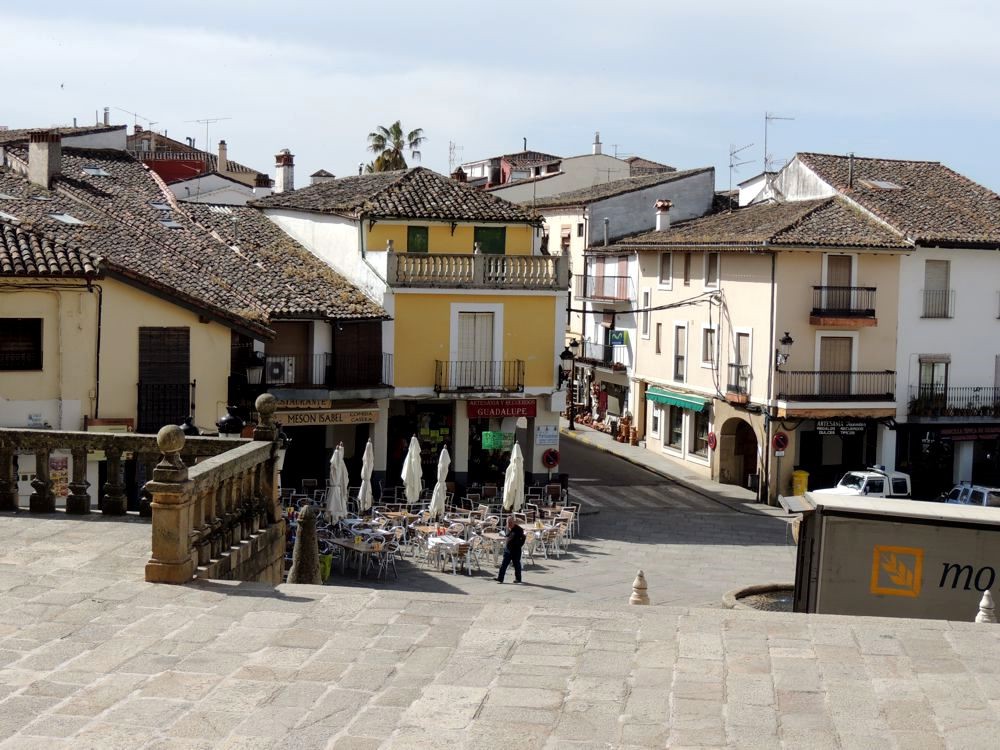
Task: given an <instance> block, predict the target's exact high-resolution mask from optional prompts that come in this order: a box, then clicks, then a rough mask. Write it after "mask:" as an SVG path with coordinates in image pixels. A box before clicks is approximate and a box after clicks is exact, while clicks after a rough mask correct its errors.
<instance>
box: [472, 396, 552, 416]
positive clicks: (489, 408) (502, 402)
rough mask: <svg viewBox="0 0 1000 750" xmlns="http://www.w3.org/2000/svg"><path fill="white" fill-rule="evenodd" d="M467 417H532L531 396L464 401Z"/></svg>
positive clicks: (533, 409)
mask: <svg viewBox="0 0 1000 750" xmlns="http://www.w3.org/2000/svg"><path fill="white" fill-rule="evenodd" d="M465 410H466V413H467V414H468V417H469V419H489V418H491V417H495V418H502V417H533V416H535V399H533V398H482V399H471V400H469V401H466V402H465Z"/></svg>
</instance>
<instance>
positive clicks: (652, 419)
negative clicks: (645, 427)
mask: <svg viewBox="0 0 1000 750" xmlns="http://www.w3.org/2000/svg"><path fill="white" fill-rule="evenodd" d="M649 434H650V435H652V436H653V437H659V436H660V409H659V407H657V406H654V407H652V408H651V409H650V410H649Z"/></svg>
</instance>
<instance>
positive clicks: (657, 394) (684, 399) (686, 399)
mask: <svg viewBox="0 0 1000 750" xmlns="http://www.w3.org/2000/svg"><path fill="white" fill-rule="evenodd" d="M646 400H647V401H655V402H656V403H658V404H670V405H671V406H679V407H681V408H682V409H690V410H691V411H701V410H702V409H704V408H705V404H707V403H708V399H707V398H701V397H699V396H692V395H691V394H690V393H678V392H677V391H668V390H667V389H666V388H657V387H656V386H650V387H649V388H647V389H646Z"/></svg>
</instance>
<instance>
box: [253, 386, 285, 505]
mask: <svg viewBox="0 0 1000 750" xmlns="http://www.w3.org/2000/svg"><path fill="white" fill-rule="evenodd" d="M254 408H256V409H257V414H259V415H260V422H259V423H258V424H257V426H256V427H254V429H253V439H254V440H263V441H267V442H270V443H271V444H272V447H271V458H270V459H269V460H268V462H267V469H266V470H265V471H264V472H262V473H261V481H260V494H261V496H262V497H263V498H264V505H265V506H266V508H267V521H268V523H269V524H270V523H276V522H277V521H279V520H280V519H281V501H280V500H281V498H280V497H279V495H278V432H279V429H278V425H276V424H275V422H274V411H275V409H277V408H278V403H277V399H275V398H274V396H272V395H271V394H270V393H262V394H260V395H259V396H258V397H257V400H256V401H255V402H254Z"/></svg>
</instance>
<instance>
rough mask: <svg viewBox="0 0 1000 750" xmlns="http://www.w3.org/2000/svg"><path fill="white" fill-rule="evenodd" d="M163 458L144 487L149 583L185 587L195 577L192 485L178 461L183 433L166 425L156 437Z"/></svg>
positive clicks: (181, 462) (186, 472) (185, 470)
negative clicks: (148, 503) (148, 508)
mask: <svg viewBox="0 0 1000 750" xmlns="http://www.w3.org/2000/svg"><path fill="white" fill-rule="evenodd" d="M156 443H157V445H159V447H160V451H161V452H162V454H163V458H162V460H161V461H160V463H158V464H157V465H156V468H155V469H153V481H151V482H149V483H147V485H146V487H147V489H148V490H149V492H150V493H151V494H152V496H153V503H152V508H153V555H152V557H151V558H150V560H149V562H148V563H146V580H147V581H149V582H151V583H187V582H188V581H190V580H191V578H192V577H193V576H194V569H195V561H194V559H192V557H191V538H190V532H191V530H192V528H193V527H192V518H191V513H192V506H193V504H194V503H193V497H194V495H193V489H194V488H193V482H191V481H190V480H189V479H188V471H187V467H186V466H185V465H184V462H183V461H182V460H181V456H180V453H181V449H183V447H184V433H183V432H182V431H181V428H180V427H178V426H177V425H167V426H166V427H163V428H161V429H160V431H159V432H158V433H157V435H156Z"/></svg>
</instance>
